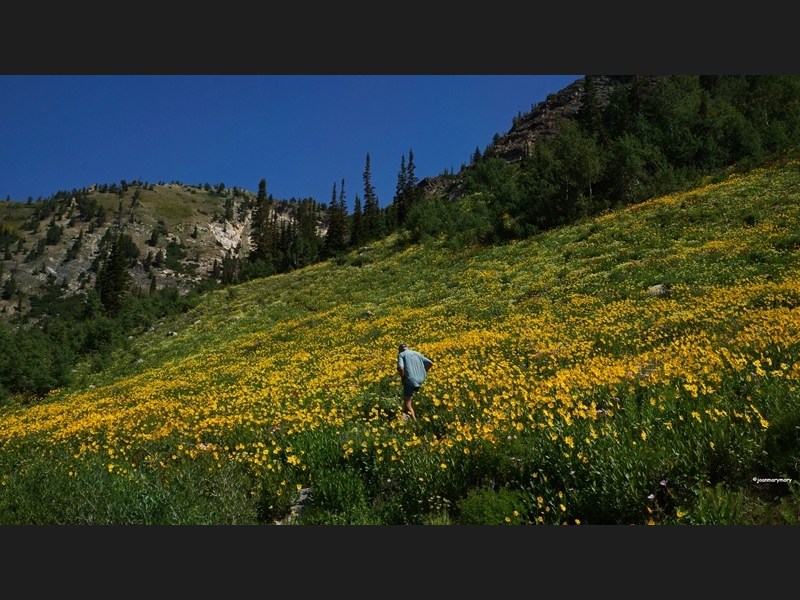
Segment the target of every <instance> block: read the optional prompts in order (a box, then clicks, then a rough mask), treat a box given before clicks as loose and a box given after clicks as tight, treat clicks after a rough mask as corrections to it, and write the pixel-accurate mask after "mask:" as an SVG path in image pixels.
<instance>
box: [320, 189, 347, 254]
mask: <svg viewBox="0 0 800 600" xmlns="http://www.w3.org/2000/svg"><path fill="white" fill-rule="evenodd" d="M342 181H344V180H342ZM344 227H345V223H344V215H343V214H342V210H341V204H340V203H339V201H338V200H337V199H336V182H335V181H334V182H333V193H332V194H331V205H330V206H329V207H328V232H327V233H326V234H325V254H326V255H327V256H334V255H336V254H337V253H339V252H341V251H342V250H343V249H344V239H345V238H344V235H345V230H344Z"/></svg>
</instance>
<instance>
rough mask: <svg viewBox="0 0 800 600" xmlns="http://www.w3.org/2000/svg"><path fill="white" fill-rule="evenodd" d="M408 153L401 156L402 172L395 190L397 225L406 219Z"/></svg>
mask: <svg viewBox="0 0 800 600" xmlns="http://www.w3.org/2000/svg"><path fill="white" fill-rule="evenodd" d="M406 184H407V181H406V155H405V154H403V156H402V157H401V158H400V172H399V173H398V174H397V187H396V188H395V192H394V200H393V202H392V204H393V205H394V207H395V208H394V213H395V215H396V218H397V225H402V224H403V223H405V220H406V214H407V212H408V211H407V210H406Z"/></svg>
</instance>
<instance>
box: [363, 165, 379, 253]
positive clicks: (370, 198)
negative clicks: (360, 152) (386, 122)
mask: <svg viewBox="0 0 800 600" xmlns="http://www.w3.org/2000/svg"><path fill="white" fill-rule="evenodd" d="M363 224H364V228H363V230H364V241H367V242H369V241H371V240H376V239H378V238H380V237H381V236H382V235H383V223H382V219H381V209H380V206H379V204H378V197H377V196H376V195H375V188H374V187H373V186H372V174H371V173H370V161H369V152H367V162H366V166H365V167H364V218H363Z"/></svg>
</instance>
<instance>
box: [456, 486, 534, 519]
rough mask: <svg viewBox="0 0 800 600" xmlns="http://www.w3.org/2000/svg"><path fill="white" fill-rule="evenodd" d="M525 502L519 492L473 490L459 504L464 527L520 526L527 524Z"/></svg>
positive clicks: (460, 517)
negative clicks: (524, 512)
mask: <svg viewBox="0 0 800 600" xmlns="http://www.w3.org/2000/svg"><path fill="white" fill-rule="evenodd" d="M524 510H525V502H524V500H523V498H522V496H521V494H520V493H519V492H515V491H509V490H507V489H504V488H503V489H499V490H491V489H488V488H481V489H477V490H472V491H471V492H470V493H469V494H468V495H467V497H466V498H464V499H463V500H461V501H460V502H459V503H458V511H459V517H458V522H459V523H460V524H462V525H520V524H524V523H525V522H526V519H525V515H524V514H523V511H524Z"/></svg>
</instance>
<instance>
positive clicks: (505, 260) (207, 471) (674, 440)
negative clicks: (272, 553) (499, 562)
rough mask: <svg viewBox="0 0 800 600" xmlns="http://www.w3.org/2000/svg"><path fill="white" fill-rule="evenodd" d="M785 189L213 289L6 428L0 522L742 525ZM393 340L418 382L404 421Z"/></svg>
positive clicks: (763, 403) (772, 180)
mask: <svg viewBox="0 0 800 600" xmlns="http://www.w3.org/2000/svg"><path fill="white" fill-rule="evenodd" d="M798 190H800V163H798V162H797V161H792V162H786V163H785V164H776V165H773V166H771V167H770V168H767V169H762V170H758V171H754V172H752V173H750V174H749V175H747V176H738V175H735V174H730V176H729V177H728V178H727V179H725V180H724V181H718V182H716V183H712V182H711V181H707V182H706V183H705V185H703V186H701V187H700V188H698V189H695V190H693V191H691V192H681V193H675V194H672V195H669V196H666V197H662V198H657V199H654V200H651V201H648V202H645V203H643V204H640V205H637V206H632V207H628V208H625V209H623V210H620V211H617V212H609V213H606V214H603V215H601V216H598V217H596V218H592V219H588V220H586V221H584V222H580V223H577V224H575V225H571V226H568V227H562V228H558V229H555V230H553V231H549V232H546V233H542V234H539V235H536V236H534V237H532V238H530V239H528V240H525V241H520V242H516V243H512V244H507V245H500V246H494V247H490V248H478V247H474V248H467V249H461V250H458V251H452V250H448V249H447V248H446V247H444V246H443V245H441V244H440V243H438V242H436V241H432V242H430V243H429V244H427V245H410V244H409V243H408V240H407V239H404V238H403V236H401V235H397V234H395V235H393V236H391V237H389V238H387V239H386V240H383V241H382V242H380V243H377V244H375V245H374V248H373V250H372V251H370V252H368V253H366V254H364V255H362V256H360V255H358V254H357V253H355V252H354V253H352V254H351V255H348V256H346V257H345V258H344V260H340V261H329V262H324V263H319V264H315V265H312V266H310V267H307V268H305V269H301V270H298V271H295V272H293V273H290V274H286V275H280V276H276V277H269V278H265V279H259V280H254V281H250V282H248V283H245V284H243V285H240V286H233V287H229V288H227V289H225V290H218V291H215V292H212V293H210V294H208V295H206V296H204V297H203V299H202V301H201V302H200V304H198V305H197V306H196V308H194V309H193V310H191V311H190V312H188V313H187V314H182V315H178V316H176V317H173V318H171V319H170V320H168V321H167V322H165V323H164V325H163V326H162V327H156V328H154V329H152V330H143V331H141V332H140V333H138V334H137V335H136V336H135V337H134V339H133V340H131V343H130V345H129V346H128V347H127V348H125V349H120V350H119V351H118V352H117V353H116V355H115V361H114V363H113V364H112V365H110V366H109V368H107V369H106V370H104V371H102V372H100V373H96V372H92V370H91V369H90V368H89V366H88V364H87V365H81V366H80V367H79V368H78V369H77V371H76V373H75V374H74V380H73V382H72V383H71V384H70V385H69V386H68V387H65V388H64V389H61V390H58V391H55V392H53V393H52V394H50V396H49V397H48V398H46V399H44V400H42V401H38V402H34V403H32V404H29V405H19V404H18V405H15V406H9V407H5V408H3V409H0V410H1V411H2V412H0V483H2V493H0V522H3V523H18V522H19V523H22V522H26V523H32V522H40V523H41V522H47V523H111V522H115V523H243V522H247V523H272V522H274V520H276V519H281V518H283V517H284V516H285V515H287V514H288V513H289V512H290V511H291V507H292V506H295V501H296V500H297V498H298V497H299V496H300V492H301V491H303V493H304V494H307V493H308V490H309V489H310V490H311V498H312V502H311V504H310V506H309V507H308V508H307V509H306V511H307V512H304V514H303V515H301V516H300V522H304V523H448V522H459V523H498V524H502V523H552V524H561V523H568V524H586V523H619V524H630V523H640V524H644V523H741V522H752V519H753V518H754V517H752V514H753V513H752V511H751V512H747V510H745V508H747V507H751V508H752V506H754V504H753V502H761V500H760V498H766V499H767V500H768V501H769V502H772V501H773V500H772V499H773V498H775V497H778V496H785V497H788V495H789V494H790V493H791V491H792V490H793V489H795V488H793V487H791V486H790V485H788V484H787V483H786V481H787V480H793V481H797V479H798V476H800V472H798V464H800V454H798V448H800V440H798V437H797V431H798V429H797V427H798V425H800V410H798V408H797V402H796V394H797V387H798V385H800V384H799V383H798V381H800V334H798V332H800V249H799V248H800V242H799V241H798V240H800V197H798ZM181 218H185V217H181ZM168 331H171V332H173V333H174V335H167V332H168ZM399 342H406V343H408V344H409V346H410V347H412V348H413V349H417V350H419V351H421V352H423V353H424V354H425V355H427V356H429V357H430V358H432V360H433V361H434V368H433V369H432V370H431V372H430V376H429V379H428V381H426V382H425V384H424V385H423V387H422V389H421V391H420V393H419V394H418V395H417V396H416V397H415V407H416V412H417V415H418V418H419V421H417V422H409V421H405V420H403V419H402V418H401V415H400V407H399V403H398V400H399V397H400V384H399V381H398V379H397V376H396V373H395V362H396V348H397V344H398V343H399ZM759 478H771V479H770V480H769V481H765V482H761V481H760V480H759ZM748 502H750V504H748ZM756 505H757V504H756ZM759 506H760V505H759ZM748 510H750V509H748ZM786 518H788V517H786ZM748 519H750V521H748Z"/></svg>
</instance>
